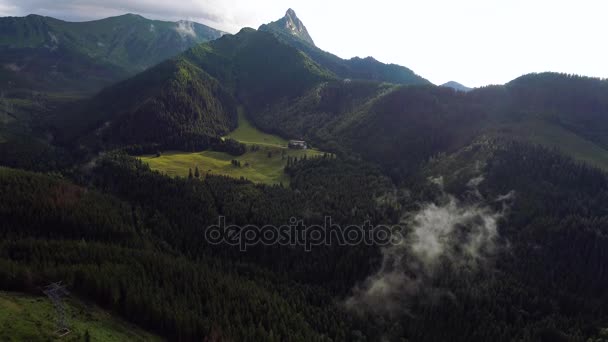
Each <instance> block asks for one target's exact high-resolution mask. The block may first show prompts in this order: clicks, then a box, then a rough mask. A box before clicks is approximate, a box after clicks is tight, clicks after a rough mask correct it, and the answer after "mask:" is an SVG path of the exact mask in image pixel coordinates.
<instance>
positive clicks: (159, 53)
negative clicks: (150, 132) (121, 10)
mask: <svg viewBox="0 0 608 342" xmlns="http://www.w3.org/2000/svg"><path fill="white" fill-rule="evenodd" d="M221 35H222V32H220V31H217V30H214V29H211V28H209V27H207V26H204V25H201V24H197V23H193V22H186V21H182V22H176V23H172V22H163V21H157V20H148V19H146V18H143V17H141V16H138V15H132V14H128V15H123V16H119V17H112V18H107V19H102V20H96V21H90V22H65V21H62V20H58V19H54V18H50V17H42V16H38V15H29V16H27V17H6V18H0V63H2V68H3V73H5V77H3V78H2V79H0V87H2V88H3V89H7V88H14V87H17V86H19V87H26V88H33V89H38V90H48V89H53V90H61V89H70V90H78V91H89V92H90V91H95V90H98V89H100V88H101V86H103V85H107V84H110V83H112V82H115V81H117V80H120V79H123V78H125V77H127V76H129V75H132V74H134V73H136V72H139V71H142V70H144V69H145V68H147V67H150V66H152V65H154V64H156V63H159V62H160V61H163V60H165V59H167V58H170V57H172V56H175V55H176V54H178V53H180V52H182V51H184V50H186V49H188V48H190V47H191V46H194V45H196V44H198V43H202V42H206V41H209V40H213V39H216V38H219V37H220V36H221ZM16 80H18V81H16Z"/></svg>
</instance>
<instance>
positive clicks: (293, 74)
mask: <svg viewBox="0 0 608 342" xmlns="http://www.w3.org/2000/svg"><path fill="white" fill-rule="evenodd" d="M331 78H332V76H331V75H330V74H329V73H328V72H326V71H325V70H323V69H321V68H320V67H319V66H318V65H316V64H315V63H314V62H312V61H311V60H310V59H309V58H307V57H306V56H305V55H304V54H302V53H301V52H299V51H297V50H296V49H294V48H292V47H290V46H288V45H285V44H283V43H281V42H280V41H278V40H277V39H276V38H275V37H273V36H272V35H270V34H268V33H265V32H257V31H254V30H248V29H244V30H242V31H241V32H240V33H239V34H237V35H234V36H232V35H226V36H224V37H222V38H220V39H218V40H216V41H214V42H211V43H207V44H201V45H199V46H197V47H195V48H193V49H191V50H189V51H188V52H186V53H184V54H183V55H180V56H179V57H175V58H173V59H171V60H169V61H166V62H164V63H161V64H159V65H157V66H156V67H153V68H151V69H148V70H146V71H145V72H143V73H141V74H138V75H137V76H135V77H133V78H131V79H129V80H126V81H124V82H121V83H119V84H117V85H115V86H111V87H108V88H106V89H104V90H103V91H102V92H101V93H100V94H98V95H97V96H95V97H94V98H93V99H91V100H87V101H84V102H83V103H82V104H81V105H80V106H75V107H73V108H71V109H69V111H68V112H63V111H59V112H58V113H57V116H56V117H55V119H54V127H55V132H56V133H57V135H58V137H60V138H61V140H62V141H64V142H67V141H72V140H73V139H77V138H79V137H82V138H83V140H81V141H83V142H86V145H89V146H91V145H97V146H98V148H101V149H106V148H113V147H118V146H120V145H121V144H122V145H152V144H156V145H158V146H159V148H161V149H180V150H184V149H186V150H192V149H204V148H207V147H209V146H212V145H214V144H216V143H218V140H219V138H220V137H221V136H223V135H226V134H227V133H228V132H230V131H232V130H234V129H235V128H236V124H237V112H236V102H235V101H236V100H235V98H236V99H238V101H239V102H241V103H244V104H245V106H246V107H247V108H248V109H249V110H250V111H252V112H255V111H260V110H262V108H264V107H265V106H268V105H269V104H272V103H277V102H280V101H289V100H290V99H293V98H296V97H297V96H299V95H300V94H302V93H305V92H306V91H307V90H309V89H311V88H312V87H313V86H315V85H317V84H319V83H321V82H323V81H325V80H328V79H331ZM152 152H155V151H152Z"/></svg>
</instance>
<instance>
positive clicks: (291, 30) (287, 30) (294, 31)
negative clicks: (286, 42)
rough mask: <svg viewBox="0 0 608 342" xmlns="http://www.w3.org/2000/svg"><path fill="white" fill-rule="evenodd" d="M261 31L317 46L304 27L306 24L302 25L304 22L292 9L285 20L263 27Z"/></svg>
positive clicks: (286, 13)
mask: <svg viewBox="0 0 608 342" xmlns="http://www.w3.org/2000/svg"><path fill="white" fill-rule="evenodd" d="M260 29H261V30H263V31H270V32H273V33H275V34H281V35H289V36H291V37H295V38H298V39H299V40H302V41H304V42H306V43H308V44H310V45H312V46H315V42H314V41H313V40H312V38H311V37H310V35H309V34H308V30H306V26H304V23H302V21H301V20H300V19H299V18H298V16H297V15H296V11H294V10H293V9H291V8H290V9H288V10H287V12H285V16H284V17H283V18H281V19H279V20H277V21H275V22H272V23H270V24H268V25H262V26H261V27H260Z"/></svg>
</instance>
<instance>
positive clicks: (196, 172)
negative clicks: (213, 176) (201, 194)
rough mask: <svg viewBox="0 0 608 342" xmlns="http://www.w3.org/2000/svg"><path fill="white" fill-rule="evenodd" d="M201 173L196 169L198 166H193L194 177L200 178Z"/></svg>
mask: <svg viewBox="0 0 608 342" xmlns="http://www.w3.org/2000/svg"><path fill="white" fill-rule="evenodd" d="M200 176H201V173H200V172H199V171H198V166H197V167H195V168H194V177H196V178H200Z"/></svg>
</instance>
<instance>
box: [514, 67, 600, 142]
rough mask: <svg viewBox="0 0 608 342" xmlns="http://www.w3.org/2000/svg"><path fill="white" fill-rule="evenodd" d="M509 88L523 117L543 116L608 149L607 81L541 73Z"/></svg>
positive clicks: (517, 80) (515, 105)
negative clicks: (530, 115)
mask: <svg viewBox="0 0 608 342" xmlns="http://www.w3.org/2000/svg"><path fill="white" fill-rule="evenodd" d="M506 88H507V91H508V92H509V95H510V96H511V101H512V103H513V106H514V107H515V108H514V109H515V110H517V111H518V112H519V113H520V114H521V115H526V114H528V115H529V114H532V115H537V116H540V117H542V118H544V119H546V120H549V121H551V122H554V123H557V124H558V125H560V126H562V127H564V128H565V129H567V130H570V131H572V132H574V133H576V134H579V135H581V136H583V137H585V138H586V139H588V140H590V141H592V142H594V143H596V144H598V145H600V146H601V147H603V148H608V80H601V79H597V78H590V77H582V76H574V75H564V74H557V73H541V74H530V75H525V76H522V77H520V78H517V79H515V80H513V81H511V82H509V83H508V84H507V85H506Z"/></svg>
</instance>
